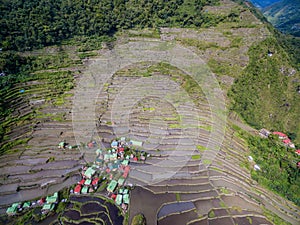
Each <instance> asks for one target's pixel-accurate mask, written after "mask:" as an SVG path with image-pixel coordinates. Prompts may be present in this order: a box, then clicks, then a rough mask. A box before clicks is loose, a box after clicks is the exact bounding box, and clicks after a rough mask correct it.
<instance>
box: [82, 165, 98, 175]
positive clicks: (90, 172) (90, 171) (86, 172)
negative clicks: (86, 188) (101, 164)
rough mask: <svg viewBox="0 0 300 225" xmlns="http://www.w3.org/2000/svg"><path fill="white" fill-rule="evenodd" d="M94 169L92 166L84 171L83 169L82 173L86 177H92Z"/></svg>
mask: <svg viewBox="0 0 300 225" xmlns="http://www.w3.org/2000/svg"><path fill="white" fill-rule="evenodd" d="M95 172H96V171H95V170H94V169H93V168H92V167H89V168H88V169H87V170H86V171H85V173H84V175H85V176H86V177H92V176H93V175H94V174H95Z"/></svg>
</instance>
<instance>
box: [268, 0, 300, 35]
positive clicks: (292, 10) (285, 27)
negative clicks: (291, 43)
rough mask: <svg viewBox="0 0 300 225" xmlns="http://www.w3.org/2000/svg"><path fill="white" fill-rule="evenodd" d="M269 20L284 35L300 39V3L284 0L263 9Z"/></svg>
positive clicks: (297, 0)
mask: <svg viewBox="0 0 300 225" xmlns="http://www.w3.org/2000/svg"><path fill="white" fill-rule="evenodd" d="M263 14H264V15H265V16H266V17H267V19H268V20H269V21H270V22H271V23H272V24H273V25H274V26H275V27H276V28H278V29H279V30H280V31H282V32H283V33H288V34H292V35H294V36H297V37H300V16H299V15H300V1H299V0H283V1H279V2H276V3H275V4H272V5H270V6H267V7H265V8H263Z"/></svg>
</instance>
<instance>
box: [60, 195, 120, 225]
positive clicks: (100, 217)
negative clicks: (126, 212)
mask: <svg viewBox="0 0 300 225" xmlns="http://www.w3.org/2000/svg"><path fill="white" fill-rule="evenodd" d="M70 202H71V204H70V205H69V206H68V207H67V208H66V210H65V211H64V213H63V214H62V215H61V217H60V222H62V223H63V224H74V223H75V224H103V225H122V224H123V220H124V218H123V216H122V215H120V213H119V209H118V207H117V206H116V205H114V203H112V202H110V201H107V200H105V199H104V198H99V197H90V196H80V197H79V196H72V197H71V198H70Z"/></svg>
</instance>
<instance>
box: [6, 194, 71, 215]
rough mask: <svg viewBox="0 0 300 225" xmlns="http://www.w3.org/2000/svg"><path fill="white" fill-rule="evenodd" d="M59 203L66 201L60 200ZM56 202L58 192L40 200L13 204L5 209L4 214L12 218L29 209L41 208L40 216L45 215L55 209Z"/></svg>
mask: <svg viewBox="0 0 300 225" xmlns="http://www.w3.org/2000/svg"><path fill="white" fill-rule="evenodd" d="M61 201H62V202H64V201H66V199H62V200H61ZM58 202H59V197H58V192H55V193H54V194H53V195H50V196H47V197H46V198H41V199H39V200H37V201H27V202H17V203H13V204H12V205H11V206H10V207H9V208H7V210H6V213H7V215H9V216H12V215H16V214H17V213H19V212H22V211H23V210H26V209H29V208H33V207H42V209H41V212H42V214H47V213H48V212H50V211H53V210H54V209H55V207H56V205H57V204H58Z"/></svg>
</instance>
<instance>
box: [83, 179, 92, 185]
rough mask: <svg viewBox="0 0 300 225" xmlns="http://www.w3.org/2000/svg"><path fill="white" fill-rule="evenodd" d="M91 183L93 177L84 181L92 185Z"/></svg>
mask: <svg viewBox="0 0 300 225" xmlns="http://www.w3.org/2000/svg"><path fill="white" fill-rule="evenodd" d="M91 183H92V180H91V179H87V180H86V181H85V182H84V184H85V185H90V184H91Z"/></svg>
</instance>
